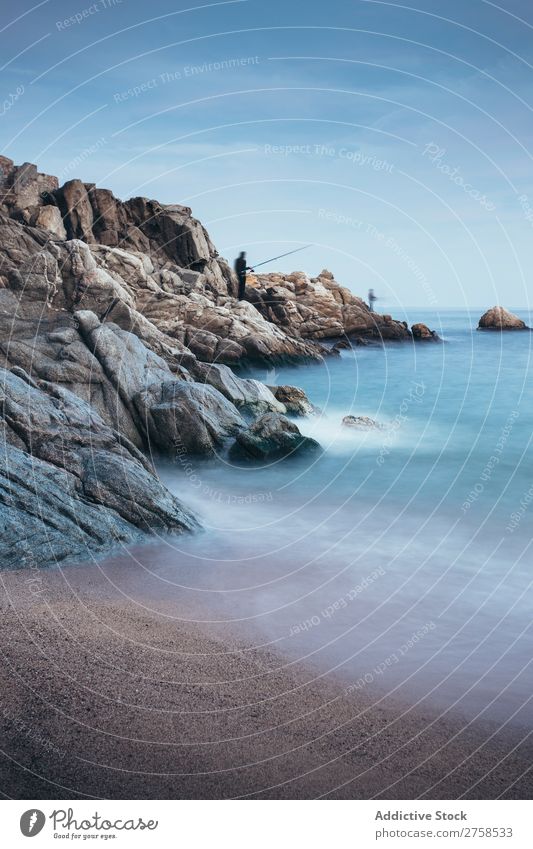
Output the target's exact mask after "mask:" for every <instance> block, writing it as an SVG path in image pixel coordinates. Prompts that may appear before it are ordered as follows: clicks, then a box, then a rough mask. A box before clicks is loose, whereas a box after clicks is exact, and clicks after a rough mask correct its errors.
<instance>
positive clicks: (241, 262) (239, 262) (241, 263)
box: [234, 251, 253, 301]
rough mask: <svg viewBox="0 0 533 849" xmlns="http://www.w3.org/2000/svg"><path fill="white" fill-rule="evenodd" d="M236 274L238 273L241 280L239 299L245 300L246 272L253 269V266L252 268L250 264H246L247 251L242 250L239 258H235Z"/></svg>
mask: <svg viewBox="0 0 533 849" xmlns="http://www.w3.org/2000/svg"><path fill="white" fill-rule="evenodd" d="M234 268H235V274H236V275H237V279H238V281H239V294H238V296H237V297H238V298H239V301H243V300H244V290H245V288H246V272H247V271H253V268H250V266H249V265H246V252H245V251H241V252H240V254H239V256H238V257H237V259H236V260H235V265H234Z"/></svg>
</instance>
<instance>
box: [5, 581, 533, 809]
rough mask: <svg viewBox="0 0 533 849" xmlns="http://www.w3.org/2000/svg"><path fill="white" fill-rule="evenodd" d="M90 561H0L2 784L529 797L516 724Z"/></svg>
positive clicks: (121, 794)
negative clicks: (303, 656) (446, 703)
mask: <svg viewBox="0 0 533 849" xmlns="http://www.w3.org/2000/svg"><path fill="white" fill-rule="evenodd" d="M91 569H92V571H91ZM99 575H100V573H99V570H98V569H97V568H96V567H94V566H93V567H74V568H71V569H70V570H66V571H65V572H63V573H62V572H60V571H59V570H49V571H41V572H39V573H38V574H31V575H28V572H27V571H13V572H6V573H3V575H2V584H3V586H2V617H1V625H0V628H1V635H0V645H1V647H2V655H3V663H2V665H1V670H2V671H1V675H2V682H1V687H2V693H3V699H2V710H1V712H0V722H1V725H2V740H3V743H2V749H3V754H2V767H1V773H2V777H1V790H2V794H3V796H4V797H5V798H43V799H44V798H72V799H75V798H86V797H89V798H93V797H94V798H163V799H166V798H169V799H178V798H197V799H199V798H208V799H215V798H243V797H244V798H265V799H266V798H283V799H285V798H291V799H292V798H298V799H310V798H319V797H325V798H339V799H345V798H389V799H393V798H398V799H401V798H404V799H415V798H432V799H458V798H471V799H476V798H496V797H500V798H528V796H529V795H530V790H531V779H530V769H531V763H532V756H533V745H532V743H531V741H528V740H527V731H526V730H523V729H520V728H518V727H515V728H513V729H510V728H505V727H503V728H501V727H499V726H498V725H491V724H485V723H479V722H476V723H471V724H468V723H467V722H466V720H465V721H461V719H460V717H457V716H454V717H451V716H449V715H448V716H439V715H438V713H432V712H431V711H428V710H426V709H425V708H424V709H423V710H420V709H411V708H410V707H409V706H408V705H402V704H399V703H393V702H391V701H390V700H385V701H379V697H378V696H376V694H375V693H372V692H369V691H366V690H365V691H360V692H348V691H347V687H346V686H345V685H343V683H342V682H341V681H339V680H336V679H331V678H329V677H327V676H318V674H317V673H316V671H314V670H313V669H311V668H307V667H304V666H302V665H301V664H288V663H287V661H284V659H283V658H282V657H280V656H277V655H276V654H274V653H272V652H270V651H268V652H267V651H264V650H261V649H259V650H258V649H255V648H253V647H252V646H251V645H246V644H245V643H244V642H243V641H242V640H240V639H237V638H236V637H235V635H234V634H232V633H230V632H229V631H228V633H227V634H226V635H225V636H223V637H221V636H220V634H221V631H220V627H219V628H218V632H217V634H218V635H217V637H216V638H215V637H214V636H213V633H212V629H211V628H210V626H209V625H205V624H202V625H199V624H191V623H187V624H184V623H183V622H178V621H176V620H175V619H174V618H173V616H172V611H171V606H170V604H169V606H168V610H167V609H165V604H164V602H163V601H161V602H160V603H159V604H158V605H157V611H154V609H153V608H152V609H150V608H151V605H150V601H149V600H147V602H146V606H145V608H144V609H143V607H142V606H141V605H140V604H139V603H138V602H136V601H134V600H132V599H128V598H126V597H125V595H124V594H123V592H122V591H121V590H120V589H118V588H117V589H113V587H112V584H111V582H110V581H109V580H105V581H104V580H102V579H101V578H100V577H99ZM32 581H33V584H32ZM191 613H192V614H193V615H194V611H191Z"/></svg>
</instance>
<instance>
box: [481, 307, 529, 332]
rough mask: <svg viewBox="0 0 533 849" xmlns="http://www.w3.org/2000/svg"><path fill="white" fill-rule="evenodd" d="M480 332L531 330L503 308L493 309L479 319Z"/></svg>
mask: <svg viewBox="0 0 533 849" xmlns="http://www.w3.org/2000/svg"><path fill="white" fill-rule="evenodd" d="M478 330H529V328H528V326H527V324H526V323H525V322H524V321H522V319H521V318H518V316H517V315H513V313H512V312H508V310H506V309H504V308H503V307H492V308H491V309H490V310H487V312H486V313H483V315H482V316H481V318H480V319H479V324H478Z"/></svg>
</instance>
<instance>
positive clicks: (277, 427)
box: [230, 413, 320, 460]
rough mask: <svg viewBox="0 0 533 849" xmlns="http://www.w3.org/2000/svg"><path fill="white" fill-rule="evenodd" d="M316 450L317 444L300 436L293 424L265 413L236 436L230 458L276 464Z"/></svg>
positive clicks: (281, 417) (283, 417)
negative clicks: (278, 460)
mask: <svg viewBox="0 0 533 849" xmlns="http://www.w3.org/2000/svg"><path fill="white" fill-rule="evenodd" d="M318 450H320V445H319V444H318V442H317V441H316V440H315V439H311V438H310V437H308V436H303V434H301V433H300V431H299V430H298V428H297V426H296V425H295V424H294V422H291V421H289V419H287V418H285V416H282V415H279V414H278V413H265V415H264V416H261V418H260V419H257V421H255V422H254V423H253V424H252V425H250V427H248V428H246V430H243V431H241V432H240V433H239V434H237V438H236V440H235V443H234V445H233V446H232V448H231V451H230V456H231V457H232V458H235V459H245V460H276V459H280V458H282V457H288V456H289V455H292V454H301V453H303V452H308V451H318Z"/></svg>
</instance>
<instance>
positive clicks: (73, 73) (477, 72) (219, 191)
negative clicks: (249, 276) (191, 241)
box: [0, 0, 533, 317]
mask: <svg viewBox="0 0 533 849" xmlns="http://www.w3.org/2000/svg"><path fill="white" fill-rule="evenodd" d="M2 3H3V4H4V12H3V14H2V16H1V23H0V39H1V46H2V49H1V51H0V62H1V63H2V75H1V77H0V79H1V86H2V93H1V103H0V150H1V152H2V153H3V154H4V155H6V156H9V157H10V158H11V159H13V160H15V162H16V163H17V164H20V163H22V162H25V161H29V162H34V163H36V164H37V165H38V167H39V170H40V171H43V172H45V173H49V174H55V175H57V176H58V177H59V179H60V181H61V182H65V181H66V180H69V179H73V178H81V179H83V180H84V181H85V182H94V183H96V184H97V185H99V186H102V187H106V188H110V189H112V190H113V191H114V193H115V194H116V195H117V196H118V197H122V198H124V199H125V198H127V197H132V196H136V195H144V196H147V197H151V198H157V199H158V200H160V201H161V202H163V203H182V204H185V205H188V206H191V207H192V209H193V213H194V215H195V216H196V217H197V218H199V219H200V220H201V221H202V222H203V224H204V225H205V226H206V227H207V229H208V231H209V233H210V235H211V238H212V239H213V241H214V243H215V245H216V246H217V249H218V251H219V253H220V254H221V255H222V256H226V257H228V258H230V259H233V257H234V256H235V255H236V253H237V252H238V251H239V250H247V251H248V256H249V261H250V263H251V264H254V263H259V262H260V261H262V260H264V259H267V258H268V257H271V256H274V255H276V254H280V253H283V252H284V251H288V250H292V249H293V248H296V247H300V246H302V245H307V244H310V245H311V247H309V248H306V250H304V251H302V252H301V253H300V254H299V255H296V256H294V257H288V258H287V259H285V260H280V261H279V262H275V263H272V264H270V265H266V266H264V269H265V270H266V271H274V270H281V271H287V272H288V271H292V270H303V271H306V272H308V273H309V274H310V275H311V276H313V275H316V274H318V273H319V271H320V270H321V269H323V268H328V269H330V270H331V271H333V272H334V274H335V277H336V279H337V280H339V282H341V283H343V284H344V285H346V286H348V287H349V288H350V289H352V290H353V291H354V292H356V293H357V294H361V295H365V296H366V292H367V290H368V288H370V287H372V288H374V290H375V292H376V294H377V295H378V297H379V298H380V301H379V308H380V311H390V312H393V313H394V314H395V315H397V316H398V317H401V315H402V310H403V309H405V310H408V309H409V308H410V307H413V306H414V307H417V308H425V307H427V308H431V309H434V310H441V309H442V310H444V309H446V308H469V309H477V308H481V307H482V308H484V309H486V308H488V307H490V306H492V305H494V304H496V303H501V304H503V305H504V306H507V307H508V308H520V307H522V308H525V307H529V306H530V294H529V293H530V288H531V275H532V269H533V168H532V165H533V162H532V154H533V151H532V145H531V135H532V129H533V86H532V85H531V83H532V82H533V4H532V3H531V2H530V0H505V2H503V0H502V2H500V3H493V2H488V0H468V2H464V0H461V2H457V0H412V3H409V2H406V3H398V2H381V0H379V2H378V0H330V2H324V0H321V2H317V1H316V0H307V2H305V3H303V2H295V0H283V2H282V0H269V2H264V0H230V1H229V2H218V3H205V2H201V3H198V2H194V0H185V2H181V0H178V2H170V0H153V1H152V2H151V3H146V2H140V0H120V2H119V0H97V2H95V3H90V2H87V0H70V2H66V1H65V0H43V2H39V3H37V4H30V3H27V2H26V0H22V2H19V3H18V4H13V3H9V4H8V3H7V2H6V0H2Z"/></svg>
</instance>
